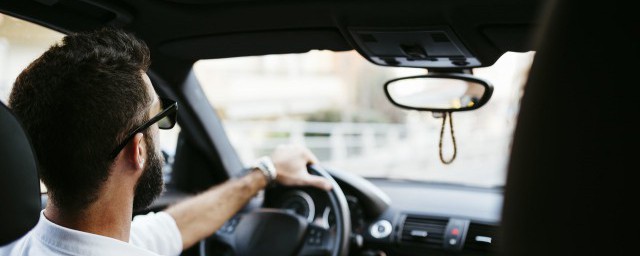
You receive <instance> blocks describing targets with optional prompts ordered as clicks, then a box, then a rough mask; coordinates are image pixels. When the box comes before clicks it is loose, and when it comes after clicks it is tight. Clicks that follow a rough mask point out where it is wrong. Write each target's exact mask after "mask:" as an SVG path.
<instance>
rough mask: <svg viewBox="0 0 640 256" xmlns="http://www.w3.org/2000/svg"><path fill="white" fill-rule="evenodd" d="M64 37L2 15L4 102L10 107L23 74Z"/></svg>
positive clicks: (0, 81) (1, 85)
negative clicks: (14, 85) (8, 103)
mask: <svg viewBox="0 0 640 256" xmlns="http://www.w3.org/2000/svg"><path fill="white" fill-rule="evenodd" d="M62 37H64V34H62V33H59V32H57V31H54V30H51V29H48V28H45V27H42V26H39V25H36V24H33V23H31V22H28V21H24V20H21V19H17V18H14V17H11V16H8V15H6V14H2V13H0V101H2V103H4V104H5V105H6V104H7V100H8V98H9V93H11V87H12V86H13V82H14V81H15V79H16V77H17V76H18V75H19V74H20V72H21V71H22V70H23V69H24V68H26V67H27V65H29V63H31V62H32V61H33V60H35V59H36V58H37V57H38V56H40V55H41V54H42V53H43V52H45V51H46V50H47V49H49V46H51V45H53V44H55V43H56V42H59V41H60V40H61V39H62Z"/></svg>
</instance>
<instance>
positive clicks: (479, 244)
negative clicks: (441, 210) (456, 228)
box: [464, 223, 498, 252]
mask: <svg viewBox="0 0 640 256" xmlns="http://www.w3.org/2000/svg"><path fill="white" fill-rule="evenodd" d="M497 234H498V227H496V226H491V225H485V224H478V223H471V224H470V225H469V231H468V232H467V238H466V239H465V242H464V250H465V251H473V252H492V251H495V250H496V248H497V246H496V242H498V241H496V236H497Z"/></svg>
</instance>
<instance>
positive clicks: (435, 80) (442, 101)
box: [384, 74, 493, 112]
mask: <svg viewBox="0 0 640 256" xmlns="http://www.w3.org/2000/svg"><path fill="white" fill-rule="evenodd" d="M384 90H385V93H386V95H387V98H389V101H391V103H393V104H394V105H396V106H398V107H401V108H405V109H413V110H421V111H432V112H456V111H467V110H474V109H477V108H480V107H482V105H484V104H485V103H487V101H489V98H491V94H492V93H493V86H491V85H490V84H489V83H488V82H487V81H484V80H482V79H479V78H476V77H474V76H471V75H466V74H429V75H424V76H411V77H402V78H397V79H393V80H390V81H388V82H387V83H385V85H384Z"/></svg>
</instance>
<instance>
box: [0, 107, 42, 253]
mask: <svg viewBox="0 0 640 256" xmlns="http://www.w3.org/2000/svg"><path fill="white" fill-rule="evenodd" d="M0 202H2V206H1V207H2V209H0V221H2V222H3V224H2V228H0V246H3V245H6V244H8V243H11V242H13V241H14V240H16V239H18V238H20V237H21V236H23V235H24V234H26V233H27V232H28V231H29V230H31V228H33V227H34V226H35V225H36V223H37V222H38V218H39V217H40V210H41V204H40V182H39V179H38V169H37V167H36V159H35V155H34V153H33V150H32V149H31V144H30V143H29V140H28V139H27V135H26V134H25V131H24V130H23V129H22V126H21V125H20V123H19V122H18V120H17V119H16V118H15V116H13V114H12V113H11V112H10V111H9V108H7V107H6V106H5V105H4V104H2V103H1V102H0Z"/></svg>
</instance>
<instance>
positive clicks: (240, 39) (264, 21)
mask: <svg viewBox="0 0 640 256" xmlns="http://www.w3.org/2000/svg"><path fill="white" fill-rule="evenodd" d="M542 2H543V1H541V0H527V1H524V2H522V1H520V2H518V3H512V1H509V0H485V1H482V2H478V1H472V0H446V1H445V0H432V1H415V0H413V1H409V0H394V1H367V2H366V4H362V3H363V2H361V1H356V0H349V1H346V0H345V1H337V2H326V1H311V0H309V1H268V2H265V1H260V2H255V1H243V0H235V1H220V0H202V1H196V0H171V1H157V0H145V1H133V2H127V3H124V2H113V1H111V2H107V1H105V0H79V1H72V0H23V1H2V2H0V11H2V12H6V13H9V14H11V15H13V16H17V17H30V18H29V19H28V20H31V21H34V22H36V23H39V24H42V25H45V26H47V27H52V28H54V29H56V30H59V31H63V32H67V33H68V32H73V31H83V30H90V29H94V28H97V27H100V26H106V25H108V26H116V27H122V28H124V29H125V30H128V31H132V32H134V33H135V34H136V35H137V36H138V37H140V38H142V39H143V40H145V41H146V42H147V43H148V44H149V47H150V48H151V50H152V53H157V52H162V53H168V55H170V56H172V57H175V58H179V59H183V60H191V61H195V60H198V59H206V58H226V57H234V56H247V55H262V54H280V53H299V52H305V51H308V50H312V49H328V50H334V51H342V50H349V49H353V48H357V46H356V44H354V41H353V40H352V39H351V36H350V33H349V32H348V28H349V27H374V28H410V27H425V26H448V27H450V28H451V29H452V30H453V31H454V33H456V34H457V35H458V36H459V37H460V40H461V41H462V42H463V43H464V44H465V45H466V46H467V48H468V49H469V51H470V52H472V53H473V54H474V55H475V56H477V57H478V59H480V60H481V62H482V64H483V66H488V65H492V64H493V63H494V62H495V61H496V60H497V59H498V58H499V57H500V56H501V55H502V54H503V53H504V52H505V51H526V50H532V49H533V48H532V47H531V46H530V45H528V44H526V42H528V41H529V36H528V35H529V34H530V33H529V31H532V30H533V29H532V28H534V27H535V26H536V21H537V16H538V15H537V14H538V11H537V10H538V9H539V6H540V5H541V3H542ZM43 3H47V4H43ZM168 17H169V18H168ZM247 17H250V18H247ZM505 27H506V28H509V29H507V30H505V29H500V28H505ZM495 28H498V29H495ZM514 30H517V31H515V32H516V33H515V34H511V33H513V32H514ZM336 32H337V33H336ZM296 34H297V35H296ZM282 35H285V36H282ZM255 42H261V43H255ZM263 42H264V43H263ZM180 44H185V45H197V46H199V47H197V48H196V47H177V46H178V45H180ZM209 45H210V47H207V46H209ZM221 46H230V47H224V48H221ZM357 50H358V49H357ZM359 52H360V53H361V54H363V52H362V51H360V50H359Z"/></svg>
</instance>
